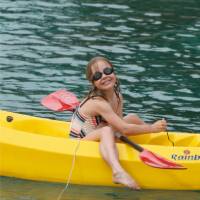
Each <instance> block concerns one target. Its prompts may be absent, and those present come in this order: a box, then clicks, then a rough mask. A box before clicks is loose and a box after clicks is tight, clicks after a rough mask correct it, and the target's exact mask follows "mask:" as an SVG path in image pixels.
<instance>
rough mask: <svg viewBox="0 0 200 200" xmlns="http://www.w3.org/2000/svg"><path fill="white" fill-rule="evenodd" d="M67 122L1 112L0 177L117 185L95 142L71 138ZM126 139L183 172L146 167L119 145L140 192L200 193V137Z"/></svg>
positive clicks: (158, 135) (161, 135)
mask: <svg viewBox="0 0 200 200" xmlns="http://www.w3.org/2000/svg"><path fill="white" fill-rule="evenodd" d="M69 126H70V123H69V122H65V121H57V120H50V119H45V118H39V117H32V116H27V115H22V114H17V113H12V112H7V111H0V175H1V176H10V177H17V178H22V179H29V180H37V181H50V182H63V183H66V182H67V180H68V177H69V176H70V174H71V177H70V183H72V184H81V185H102V186H117V185H115V184H114V183H112V173H111V170H110V168H109V167H108V165H107V164H106V163H105V161H104V160H103V159H102V158H101V156H100V153H99V147H98V146H99V144H98V142H92V141H79V140H72V139H70V138H69V137H68V134H69ZM169 136H170V139H171V140H173V142H174V143H175V146H174V147H173V146H172V144H171V143H170V142H169V140H168V138H167V135H166V133H164V132H163V133H154V134H145V135H140V136H133V137H130V139H131V140H133V141H135V142H136V143H138V144H141V145H142V147H144V148H145V149H148V150H151V151H152V152H155V153H157V154H159V155H161V156H163V157H165V158H166V159H169V160H171V161H174V162H176V163H179V164H182V165H183V166H185V167H186V168H187V169H185V170H176V169H159V168H153V167H150V166H148V165H145V164H144V163H143V162H142V161H141V160H140V158H139V156H138V152H137V151H135V150H134V149H133V148H131V147H129V146H127V145H126V144H123V143H118V144H117V148H118V150H119V158H120V161H121V163H122V165H123V167H124V168H125V169H126V170H127V171H128V172H129V173H130V174H131V175H132V176H133V177H134V179H135V180H136V181H137V182H138V184H139V185H140V186H141V188H143V189H168V190H200V176H199V174H200V134H191V133H190V134H188V133H178V132H170V133H169Z"/></svg>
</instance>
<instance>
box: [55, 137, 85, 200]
mask: <svg viewBox="0 0 200 200" xmlns="http://www.w3.org/2000/svg"><path fill="white" fill-rule="evenodd" d="M80 141H81V140H80V139H78V143H77V145H76V148H75V151H74V155H73V160H72V166H71V169H70V172H69V176H68V178H67V183H66V185H65V187H64V189H63V190H62V191H61V192H60V194H59V195H58V197H57V200H60V199H61V198H62V196H63V194H64V192H65V191H66V190H67V189H68V186H69V183H70V180H71V176H72V173H73V170H74V166H75V162H76V153H77V151H78V149H79V146H80Z"/></svg>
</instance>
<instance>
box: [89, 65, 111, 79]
mask: <svg viewBox="0 0 200 200" xmlns="http://www.w3.org/2000/svg"><path fill="white" fill-rule="evenodd" d="M113 72H114V69H113V68H112V67H106V68H105V69H104V70H103V73H104V74H105V75H110V74H112V73H113ZM103 73H102V72H95V73H94V75H93V77H92V81H98V80H100V79H101V77H102V76H103Z"/></svg>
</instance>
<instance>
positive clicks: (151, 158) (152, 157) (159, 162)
mask: <svg viewBox="0 0 200 200" xmlns="http://www.w3.org/2000/svg"><path fill="white" fill-rule="evenodd" d="M140 159H141V160H142V161H143V162H144V163H145V164H147V165H149V166H151V167H155V168H161V169H187V168H185V167H184V166H182V165H180V164H177V163H175V162H173V161H170V160H167V159H165V158H163V157H161V156H159V155H157V154H155V153H153V152H151V151H148V150H146V149H144V150H143V151H142V152H141V153H140Z"/></svg>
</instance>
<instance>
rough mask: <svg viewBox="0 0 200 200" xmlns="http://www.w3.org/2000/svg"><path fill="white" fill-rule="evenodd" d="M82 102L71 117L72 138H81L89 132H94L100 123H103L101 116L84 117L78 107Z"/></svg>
mask: <svg viewBox="0 0 200 200" xmlns="http://www.w3.org/2000/svg"><path fill="white" fill-rule="evenodd" d="M84 103H85V102H83V103H82V104H81V105H80V106H78V107H77V108H76V110H75V112H74V114H73V116H72V120H71V128H70V134H69V135H70V137H72V138H83V137H85V136H86V135H87V134H88V133H90V132H91V131H93V130H95V129H96V128H97V126H98V125H99V124H100V123H101V122H105V120H103V118H102V117H101V116H90V117H88V116H86V115H84V114H83V113H81V112H80V107H81V106H82V105H83V104H84Z"/></svg>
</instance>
